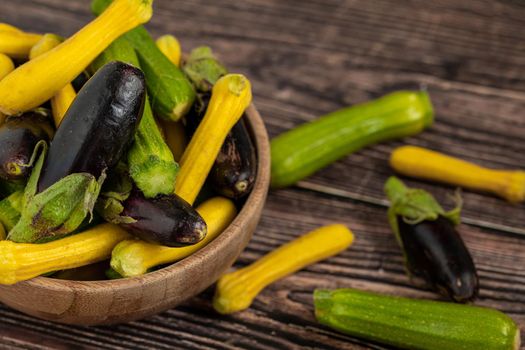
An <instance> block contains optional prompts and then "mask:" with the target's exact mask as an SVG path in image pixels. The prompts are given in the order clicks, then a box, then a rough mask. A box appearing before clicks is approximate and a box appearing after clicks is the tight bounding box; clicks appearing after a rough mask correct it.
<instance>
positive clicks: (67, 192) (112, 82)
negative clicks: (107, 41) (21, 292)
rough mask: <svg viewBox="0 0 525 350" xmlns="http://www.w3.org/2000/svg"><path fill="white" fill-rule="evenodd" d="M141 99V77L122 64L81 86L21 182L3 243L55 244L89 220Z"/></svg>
mask: <svg viewBox="0 0 525 350" xmlns="http://www.w3.org/2000/svg"><path fill="white" fill-rule="evenodd" d="M145 95H146V84H145V80H144V74H143V73H142V71H141V70H139V69H138V68H135V67H133V66H131V65H128V64H125V63H122V62H111V63H108V64H107V65H105V66H104V67H102V68H101V69H100V70H99V71H98V72H97V73H96V74H95V75H94V76H93V77H92V78H91V79H90V80H89V81H88V82H87V83H86V84H85V85H84V87H83V88H82V89H81V90H80V92H79V93H78V95H77V97H76V98H75V100H74V101H73V104H72V105H71V107H70V108H69V109H68V111H67V113H66V115H65V117H64V120H63V121H62V123H61V124H60V127H59V128H58V130H57V132H56V134H55V137H54V138H53V140H52V141H51V145H50V147H49V151H48V153H46V151H47V147H42V152H41V154H40V155H39V156H38V160H37V161H36V163H35V166H34V168H33V171H32V173H31V176H30V178H29V180H28V182H27V186H26V189H25V193H24V199H25V206H24V208H23V209H22V212H21V217H20V220H19V221H18V223H17V225H16V226H15V227H14V228H13V229H12V230H11V231H10V232H9V236H8V237H7V238H8V239H9V240H12V241H15V242H20V243H33V242H42V241H47V240H50V239H57V238H60V237H63V236H65V235H67V234H69V233H71V232H73V231H75V230H76V229H77V228H78V227H79V226H80V225H81V224H82V222H83V221H84V219H85V218H86V217H87V216H91V215H90V214H92V210H93V208H94V205H95V202H96V200H97V198H98V196H99V193H100V189H101V186H102V184H103V183H104V180H105V178H106V172H107V171H110V170H111V168H113V167H114V166H115V165H116V164H117V163H118V161H119V159H120V158H122V156H123V154H124V152H125V151H126V149H127V148H128V146H129V145H130V143H131V142H132V140H133V136H134V134H135V130H136V129H137V125H138V123H139V122H140V118H141V117H142V111H143V108H144V100H145ZM91 217H92V216H91Z"/></svg>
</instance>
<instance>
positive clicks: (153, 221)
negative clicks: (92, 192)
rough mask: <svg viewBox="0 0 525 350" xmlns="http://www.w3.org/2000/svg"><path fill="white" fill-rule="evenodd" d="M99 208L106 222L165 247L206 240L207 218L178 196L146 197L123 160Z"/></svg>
mask: <svg viewBox="0 0 525 350" xmlns="http://www.w3.org/2000/svg"><path fill="white" fill-rule="evenodd" d="M96 209H97V212H98V213H99V214H100V215H101V216H102V217H103V218H104V219H105V220H106V221H108V222H111V223H113V224H116V225H120V226H121V227H122V228H124V229H125V230H126V231H129V232H130V233H132V234H134V235H135V236H137V237H139V238H141V239H143V240H145V241H148V242H154V243H157V244H161V245H164V246H169V247H181V246H186V245H192V244H195V243H198V242H200V241H201V240H202V239H204V237H205V236H206V232H207V226H206V223H205V222H204V219H203V218H202V217H201V216H200V215H199V213H198V212H197V211H196V210H195V209H193V207H192V206H191V205H190V204H189V203H187V202H186V201H185V200H183V199H182V198H180V197H179V196H177V195H175V194H170V195H158V196H156V197H153V198H146V197H145V196H144V194H143V193H142V192H141V191H140V190H139V189H138V188H137V187H136V186H135V185H134V184H133V181H132V179H131V177H130V176H129V171H128V169H127V166H126V164H124V163H122V162H121V163H119V164H118V165H117V166H116V167H115V169H113V170H112V171H111V172H110V173H109V175H108V179H107V181H106V182H105V183H104V187H103V189H102V192H101V194H100V197H99V198H98V201H97V205H96Z"/></svg>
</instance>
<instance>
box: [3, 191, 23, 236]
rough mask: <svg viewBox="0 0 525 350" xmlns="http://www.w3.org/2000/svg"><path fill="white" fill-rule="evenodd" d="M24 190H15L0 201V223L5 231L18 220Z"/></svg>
mask: <svg viewBox="0 0 525 350" xmlns="http://www.w3.org/2000/svg"><path fill="white" fill-rule="evenodd" d="M23 198H24V191H17V192H14V193H13V194H11V195H10V196H9V197H7V198H4V199H3V200H1V201H0V224H2V225H3V226H4V228H5V230H6V231H7V232H9V231H11V229H12V228H13V227H14V226H15V225H16V223H17V222H18V220H20V212H21V211H22V201H23Z"/></svg>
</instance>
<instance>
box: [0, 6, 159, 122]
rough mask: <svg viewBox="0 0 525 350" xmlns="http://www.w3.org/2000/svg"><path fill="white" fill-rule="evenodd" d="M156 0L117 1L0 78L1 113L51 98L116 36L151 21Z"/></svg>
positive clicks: (34, 104)
mask: <svg viewBox="0 0 525 350" xmlns="http://www.w3.org/2000/svg"><path fill="white" fill-rule="evenodd" d="M152 1H153V0H115V1H114V2H113V3H112V4H111V5H110V6H109V7H108V9H107V10H106V11H104V13H103V14H102V15H100V16H99V17H97V18H96V19H94V20H93V21H92V22H91V23H89V24H87V25H86V26H85V27H84V28H82V29H81V30H80V31H78V32H77V33H76V34H74V35H73V36H72V37H70V38H69V39H67V40H66V41H64V42H63V43H62V44H60V45H58V46H57V47H55V48H54V49H52V50H51V51H49V52H47V53H45V54H43V55H41V56H39V57H37V58H36V59H34V60H31V61H29V62H27V63H26V64H24V65H22V66H20V67H18V68H17V69H15V70H14V71H13V72H12V73H11V74H9V75H8V76H7V77H6V78H4V79H3V80H2V81H0V112H2V113H4V114H7V115H11V114H17V113H21V112H24V111H27V110H29V109H31V108H35V107H38V106H40V105H41V104H42V103H44V102H45V101H47V100H49V99H50V98H51V97H52V96H54V95H55V94H56V93H57V92H58V91H59V90H60V89H62V88H63V87H64V86H65V85H66V84H67V83H70V82H71V81H72V80H73V79H74V78H75V77H76V76H77V75H78V74H80V73H81V72H82V71H83V70H84V69H85V68H86V67H87V66H88V65H89V64H90V63H91V62H92V61H93V60H94V59H95V58H96V57H97V56H98V55H99V54H100V53H101V52H102V51H103V50H104V49H105V48H106V47H108V46H109V45H110V44H111V43H112V42H113V41H114V40H115V39H117V38H118V37H119V36H121V35H122V34H124V33H126V32H127V31H129V30H130V29H133V28H134V27H136V26H138V25H139V24H141V23H145V22H147V21H148V20H149V19H150V18H151V15H152V8H151V3H152ZM2 33H3V34H5V33H9V32H1V33H0V36H1V35H2ZM14 34H16V33H11V35H14ZM36 41H38V40H36ZM36 41H35V42H33V43H32V45H31V46H33V45H34V44H36ZM0 43H1V39H0ZM0 52H1V51H0Z"/></svg>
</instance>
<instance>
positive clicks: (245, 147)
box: [186, 93, 257, 199]
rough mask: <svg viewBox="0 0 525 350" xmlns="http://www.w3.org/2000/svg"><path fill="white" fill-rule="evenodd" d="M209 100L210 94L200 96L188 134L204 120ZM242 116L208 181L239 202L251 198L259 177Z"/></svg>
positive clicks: (219, 191) (190, 119) (225, 143)
mask: <svg viewBox="0 0 525 350" xmlns="http://www.w3.org/2000/svg"><path fill="white" fill-rule="evenodd" d="M209 100H210V95H209V94H208V93H205V94H202V95H201V96H200V99H199V102H198V103H196V104H195V106H194V108H193V109H192V111H191V112H190V115H188V116H187V117H186V130H187V132H188V134H189V135H190V136H191V135H193V133H194V132H195V130H196V129H197V127H198V125H199V123H200V122H201V121H202V119H203V118H204V115H205V113H206V108H207V106H208V103H209ZM244 119H245V116H243V117H242V118H241V119H240V120H239V121H238V122H237V123H236V124H235V125H234V126H233V128H232V130H231V131H230V132H229V133H228V135H227V136H226V139H225V140H224V143H223V145H222V147H221V150H220V152H219V154H218V155H217V159H216V160H215V163H214V165H213V167H212V169H211V171H210V175H209V179H210V180H211V184H212V186H213V188H214V189H215V191H216V192H218V193H220V194H222V195H223V196H226V197H229V198H234V199H239V198H242V197H244V196H246V195H247V194H249V193H250V192H251V190H252V188H253V185H254V183H255V177H256V175H257V153H256V150H255V147H254V145H253V142H252V140H251V137H250V133H249V132H248V129H247V128H246V125H245V122H244Z"/></svg>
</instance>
